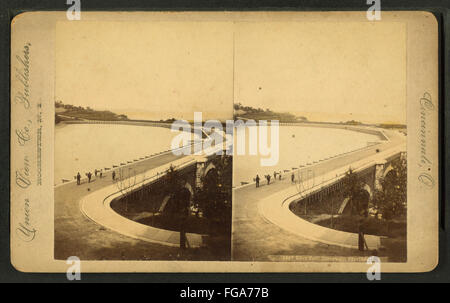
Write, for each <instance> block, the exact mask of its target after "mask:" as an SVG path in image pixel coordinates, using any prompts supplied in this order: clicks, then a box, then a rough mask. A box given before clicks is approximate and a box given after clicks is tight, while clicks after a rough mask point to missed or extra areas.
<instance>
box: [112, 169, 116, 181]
mask: <svg viewBox="0 0 450 303" xmlns="http://www.w3.org/2000/svg"><path fill="white" fill-rule="evenodd" d="M112 179H113V181H115V180H116V171H115V170H113V172H112Z"/></svg>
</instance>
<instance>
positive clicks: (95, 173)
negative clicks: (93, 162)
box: [94, 169, 98, 177]
mask: <svg viewBox="0 0 450 303" xmlns="http://www.w3.org/2000/svg"><path fill="white" fill-rule="evenodd" d="M97 172H98V171H97V169H95V170H94V175H95V176H96V177H97Z"/></svg>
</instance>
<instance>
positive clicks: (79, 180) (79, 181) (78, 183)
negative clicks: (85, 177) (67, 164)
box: [77, 172, 81, 185]
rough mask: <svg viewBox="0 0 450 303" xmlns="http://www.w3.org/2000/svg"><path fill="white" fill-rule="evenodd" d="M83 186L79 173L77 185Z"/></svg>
mask: <svg viewBox="0 0 450 303" xmlns="http://www.w3.org/2000/svg"><path fill="white" fill-rule="evenodd" d="M80 184H81V175H80V172H78V174H77V185H80Z"/></svg>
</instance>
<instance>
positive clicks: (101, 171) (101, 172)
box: [100, 169, 103, 179]
mask: <svg viewBox="0 0 450 303" xmlns="http://www.w3.org/2000/svg"><path fill="white" fill-rule="evenodd" d="M101 178H103V169H101V170H100V179H101Z"/></svg>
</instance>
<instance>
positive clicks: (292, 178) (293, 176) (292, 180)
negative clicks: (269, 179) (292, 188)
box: [291, 173, 295, 183]
mask: <svg viewBox="0 0 450 303" xmlns="http://www.w3.org/2000/svg"><path fill="white" fill-rule="evenodd" d="M291 183H295V175H294V173H292V175H291Z"/></svg>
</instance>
